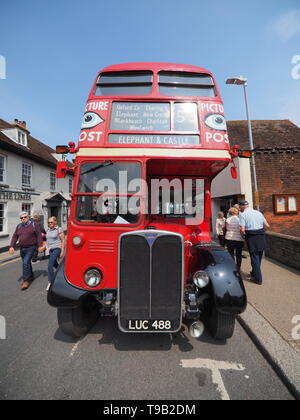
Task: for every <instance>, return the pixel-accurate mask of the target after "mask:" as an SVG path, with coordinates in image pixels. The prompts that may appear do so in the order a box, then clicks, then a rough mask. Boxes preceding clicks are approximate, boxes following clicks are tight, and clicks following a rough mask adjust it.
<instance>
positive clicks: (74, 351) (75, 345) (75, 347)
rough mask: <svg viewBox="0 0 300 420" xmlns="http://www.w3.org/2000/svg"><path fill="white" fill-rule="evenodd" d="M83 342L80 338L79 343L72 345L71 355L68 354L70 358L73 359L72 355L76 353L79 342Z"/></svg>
mask: <svg viewBox="0 0 300 420" xmlns="http://www.w3.org/2000/svg"><path fill="white" fill-rule="evenodd" d="M82 340H83V338H81V339H80V340H79V341H77V343H75V344H74V346H73V347H72V350H71V353H70V357H73V356H74V354H75V353H76V351H77V349H78V346H79V344H80V343H81V341H82Z"/></svg>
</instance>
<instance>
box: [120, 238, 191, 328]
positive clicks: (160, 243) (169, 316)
mask: <svg viewBox="0 0 300 420" xmlns="http://www.w3.org/2000/svg"><path fill="white" fill-rule="evenodd" d="M153 235H154V236H153ZM149 237H151V238H150V239H149ZM154 238H155V239H154ZM182 247H183V245H182V238H181V236H180V235H175V234H168V233H166V232H163V233H162V232H157V233H155V234H152V233H151V234H149V231H147V232H138V233H135V234H131V233H130V234H125V235H123V236H122V237H121V240H120V259H119V263H120V270H119V326H120V328H121V330H123V331H131V329H130V328H129V327H128V324H129V321H130V320H133V321H136V320H137V321H140V320H147V321H149V323H150V324H151V321H156V320H157V321H158V320H163V321H166V320H167V321H170V322H171V324H172V328H171V329H170V331H177V330H178V329H179V328H180V326H181V304H182V287H183V256H182ZM167 325H168V326H169V325H170V324H169V323H168V324H167ZM163 330H164V329H163ZM134 332H141V331H134ZM143 332H144V331H143ZM146 332H147V331H146ZM151 332H153V330H151ZM164 332H165V331H164Z"/></svg>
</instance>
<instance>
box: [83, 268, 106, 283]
mask: <svg viewBox="0 0 300 420" xmlns="http://www.w3.org/2000/svg"><path fill="white" fill-rule="evenodd" d="M101 280H102V275H101V273H100V271H99V270H97V269H96V268H92V269H90V270H88V271H87V272H86V273H85V275H84V282H85V284H86V285H87V286H89V287H97V286H99V284H100V282H101Z"/></svg>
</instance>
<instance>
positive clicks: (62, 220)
mask: <svg viewBox="0 0 300 420" xmlns="http://www.w3.org/2000/svg"><path fill="white" fill-rule="evenodd" d="M60 159H61V158H60V157H58V156H57V155H56V154H55V151H54V150H53V149H52V148H51V147H49V146H47V145H45V144H43V143H42V142H41V141H39V140H37V139H35V138H34V137H32V136H31V135H30V132H29V130H28V128H27V126H26V122H25V121H18V120H17V119H15V120H14V122H13V123H8V122H6V121H4V120H1V119H0V252H1V251H4V250H6V249H8V245H9V242H10V238H11V235H12V234H13V232H14V230H15V227H16V225H17V223H18V221H19V213H20V212H21V211H27V212H28V213H29V214H30V215H33V214H34V213H36V212H37V213H39V214H40V215H41V216H42V219H43V222H44V224H46V222H47V219H48V217H50V216H55V217H57V219H58V224H59V225H60V226H61V227H62V228H63V229H65V230H66V228H67V219H68V215H69V208H70V202H71V199H70V194H71V193H72V188H73V174H72V171H71V170H70V171H69V172H68V174H67V176H66V178H64V179H57V178H56V164H57V160H60ZM71 166H72V165H71V164H69V167H70V169H71Z"/></svg>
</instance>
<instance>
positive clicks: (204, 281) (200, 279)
mask: <svg viewBox="0 0 300 420" xmlns="http://www.w3.org/2000/svg"><path fill="white" fill-rule="evenodd" d="M193 282H194V284H195V285H196V286H197V287H199V288H200V289H203V288H204V287H206V286H207V285H208V283H209V275H208V274H207V272H206V271H196V273H195V274H194V275H193Z"/></svg>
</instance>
